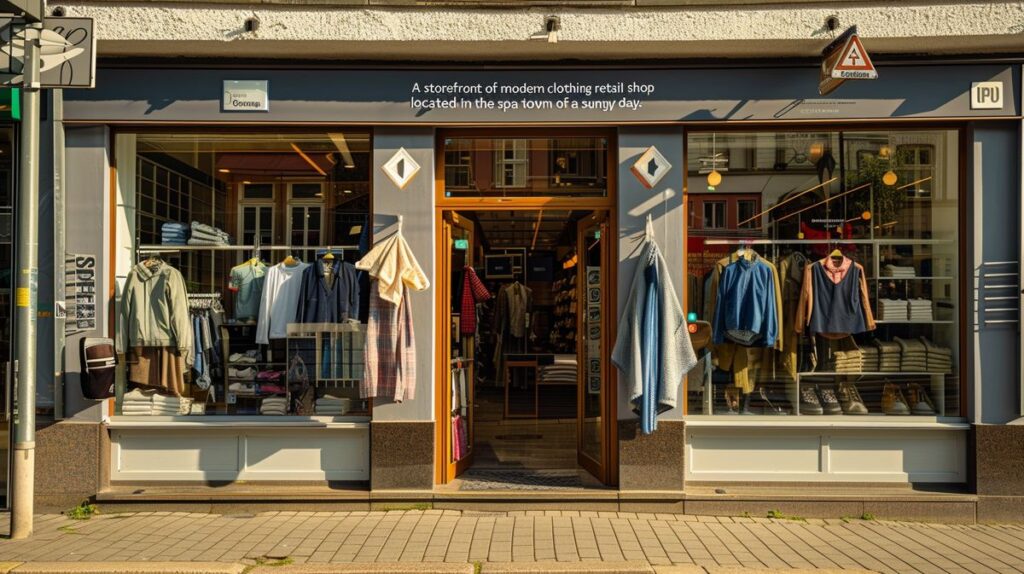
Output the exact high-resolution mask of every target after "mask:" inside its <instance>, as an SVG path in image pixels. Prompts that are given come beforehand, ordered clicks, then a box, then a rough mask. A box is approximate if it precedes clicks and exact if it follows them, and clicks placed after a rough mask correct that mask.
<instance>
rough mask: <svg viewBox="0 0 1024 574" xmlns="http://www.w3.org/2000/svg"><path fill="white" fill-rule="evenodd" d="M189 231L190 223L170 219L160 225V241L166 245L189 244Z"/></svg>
mask: <svg viewBox="0 0 1024 574" xmlns="http://www.w3.org/2000/svg"><path fill="white" fill-rule="evenodd" d="M188 232H189V227H188V225H186V224H184V223H178V222H176V221H168V222H167V223H164V224H163V225H162V226H160V241H161V243H163V244H164V245H188V235H189V233H188Z"/></svg>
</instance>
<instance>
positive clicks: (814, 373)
mask: <svg viewBox="0 0 1024 574" xmlns="http://www.w3.org/2000/svg"><path fill="white" fill-rule="evenodd" d="M948 374H949V373H931V372H903V371H901V372H896V373H894V372H888V373H881V372H877V373H874V372H872V373H868V372H857V373H842V372H834V371H829V372H821V371H806V372H799V373H797V376H800V377H813V376H819V375H820V376H822V377H836V376H844V377H847V376H857V377H931V376H940V377H944V376H946V375H948Z"/></svg>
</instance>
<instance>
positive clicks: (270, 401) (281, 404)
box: [260, 397, 288, 415]
mask: <svg viewBox="0 0 1024 574" xmlns="http://www.w3.org/2000/svg"><path fill="white" fill-rule="evenodd" d="M260 414H261V415H285V414H288V399H287V398H285V397H267V398H265V399H263V400H262V401H261V402H260Z"/></svg>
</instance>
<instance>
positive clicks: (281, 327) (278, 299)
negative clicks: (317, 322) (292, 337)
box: [256, 263, 310, 345]
mask: <svg viewBox="0 0 1024 574" xmlns="http://www.w3.org/2000/svg"><path fill="white" fill-rule="evenodd" d="M309 265H310V264H309V263H299V264H298V265H294V266H291V267H289V266H287V265H285V264H284V263H278V264H277V265H274V266H273V267H271V268H270V269H269V270H268V271H267V276H266V278H265V279H264V282H263V296H262V297H261V298H260V315H259V319H258V320H257V323H256V342H257V343H258V344H260V345H266V344H268V343H270V339H284V338H285V337H287V336H288V323H294V322H295V310H296V309H298V306H299V291H300V290H301V288H302V272H303V271H304V270H305V269H306V267H309Z"/></svg>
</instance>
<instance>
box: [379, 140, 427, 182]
mask: <svg viewBox="0 0 1024 574" xmlns="http://www.w3.org/2000/svg"><path fill="white" fill-rule="evenodd" d="M382 169H383V170H384V173H385V174H386V175H387V176H388V178H390V179H391V181H392V182H393V183H394V184H395V185H396V186H398V189H405V186H407V185H409V182H411V181H412V180H413V178H414V177H416V174H417V173H419V171H420V164H418V163H416V160H414V159H413V158H412V155H411V154H409V152H407V151H405V148H404V147H403V148H401V149H399V150H398V151H396V152H395V155H393V156H391V159H389V160H388V161H387V163H385V164H384V167H383V168H382Z"/></svg>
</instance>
